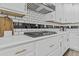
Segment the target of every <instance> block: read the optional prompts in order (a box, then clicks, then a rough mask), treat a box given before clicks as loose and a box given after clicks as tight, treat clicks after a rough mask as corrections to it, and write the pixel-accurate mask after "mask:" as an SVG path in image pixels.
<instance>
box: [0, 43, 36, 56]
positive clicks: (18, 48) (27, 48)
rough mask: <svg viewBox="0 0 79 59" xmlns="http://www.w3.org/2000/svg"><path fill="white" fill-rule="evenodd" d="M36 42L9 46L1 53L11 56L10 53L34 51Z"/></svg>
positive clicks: (24, 53) (0, 53)
mask: <svg viewBox="0 0 79 59" xmlns="http://www.w3.org/2000/svg"><path fill="white" fill-rule="evenodd" d="M34 48H35V47H34V43H30V44H22V45H18V46H15V47H11V48H7V49H4V50H2V51H0V55H3V56H10V55H26V54H28V53H30V52H33V51H34Z"/></svg>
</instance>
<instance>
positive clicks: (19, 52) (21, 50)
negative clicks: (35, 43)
mask: <svg viewBox="0 0 79 59" xmlns="http://www.w3.org/2000/svg"><path fill="white" fill-rule="evenodd" d="M25 51H26V49H23V50H21V51H18V52H16V54H19V53H22V52H25Z"/></svg>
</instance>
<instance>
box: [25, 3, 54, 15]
mask: <svg viewBox="0 0 79 59" xmlns="http://www.w3.org/2000/svg"><path fill="white" fill-rule="evenodd" d="M27 9H31V10H33V11H35V12H39V13H42V14H47V13H50V12H53V11H55V6H54V5H53V4H47V3H46V4H43V3H27Z"/></svg>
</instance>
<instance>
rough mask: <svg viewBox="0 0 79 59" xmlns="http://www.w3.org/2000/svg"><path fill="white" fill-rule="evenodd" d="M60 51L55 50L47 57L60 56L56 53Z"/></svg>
mask: <svg viewBox="0 0 79 59" xmlns="http://www.w3.org/2000/svg"><path fill="white" fill-rule="evenodd" d="M59 51H60V49H59V48H58V49H56V50H55V51H54V52H53V51H52V52H51V53H50V54H49V55H48V56H60V54H59V53H58V52H59Z"/></svg>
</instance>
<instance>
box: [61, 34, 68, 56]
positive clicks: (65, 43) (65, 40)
mask: <svg viewBox="0 0 79 59" xmlns="http://www.w3.org/2000/svg"><path fill="white" fill-rule="evenodd" d="M68 48H69V39H68V38H67V36H66V34H64V35H62V36H61V41H60V55H63V54H64V53H65V52H66V51H67V49H68Z"/></svg>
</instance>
